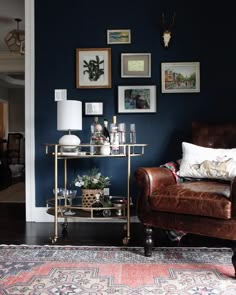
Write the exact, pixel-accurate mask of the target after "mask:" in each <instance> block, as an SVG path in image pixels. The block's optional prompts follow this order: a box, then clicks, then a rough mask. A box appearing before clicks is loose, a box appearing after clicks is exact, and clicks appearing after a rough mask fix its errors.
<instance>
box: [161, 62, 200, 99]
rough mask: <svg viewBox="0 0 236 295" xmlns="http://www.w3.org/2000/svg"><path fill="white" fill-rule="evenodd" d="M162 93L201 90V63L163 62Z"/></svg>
mask: <svg viewBox="0 0 236 295" xmlns="http://www.w3.org/2000/svg"><path fill="white" fill-rule="evenodd" d="M161 88H162V93H184V92H200V63H199V62H176V63H162V64H161Z"/></svg>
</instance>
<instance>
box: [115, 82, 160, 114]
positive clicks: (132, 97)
mask: <svg viewBox="0 0 236 295" xmlns="http://www.w3.org/2000/svg"><path fill="white" fill-rule="evenodd" d="M156 101H157V98H156V86H155V85H143V86H118V113H155V112H156V104H157V103H156Z"/></svg>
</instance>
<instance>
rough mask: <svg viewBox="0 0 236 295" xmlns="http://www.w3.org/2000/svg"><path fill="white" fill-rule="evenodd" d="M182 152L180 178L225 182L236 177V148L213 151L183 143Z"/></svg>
mask: <svg viewBox="0 0 236 295" xmlns="http://www.w3.org/2000/svg"><path fill="white" fill-rule="evenodd" d="M182 152H183V155H182V161H181V164H180V169H179V171H178V175H179V176H182V177H196V178H215V179H223V180H231V179H232V178H233V177H234V176H236V148H234V149H213V148H206V147H202V146H198V145H194V144H191V143H187V142H183V143H182Z"/></svg>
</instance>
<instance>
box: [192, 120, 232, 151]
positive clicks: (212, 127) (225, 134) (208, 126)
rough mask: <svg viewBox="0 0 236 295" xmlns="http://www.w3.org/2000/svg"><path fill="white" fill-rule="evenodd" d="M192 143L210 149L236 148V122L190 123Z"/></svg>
mask: <svg viewBox="0 0 236 295" xmlns="http://www.w3.org/2000/svg"><path fill="white" fill-rule="evenodd" d="M192 143H193V144H196V145H200V146H204V147H211V148H235V147H236V122H230V123H201V122H193V123H192Z"/></svg>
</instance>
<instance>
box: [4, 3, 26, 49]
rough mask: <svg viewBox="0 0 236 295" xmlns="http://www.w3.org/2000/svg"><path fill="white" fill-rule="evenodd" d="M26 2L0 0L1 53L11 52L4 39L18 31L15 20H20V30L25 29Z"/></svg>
mask: <svg viewBox="0 0 236 295" xmlns="http://www.w3.org/2000/svg"><path fill="white" fill-rule="evenodd" d="M24 2H25V1H24V0H0V52H9V50H8V48H7V46H6V44H5V41H4V38H5V36H6V35H7V33H8V32H9V31H11V30H14V29H16V21H15V20H14V19H15V18H20V19H22V21H21V22H20V23H19V28H20V29H21V30H24V28H25V11H24V10H25V9H24Z"/></svg>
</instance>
